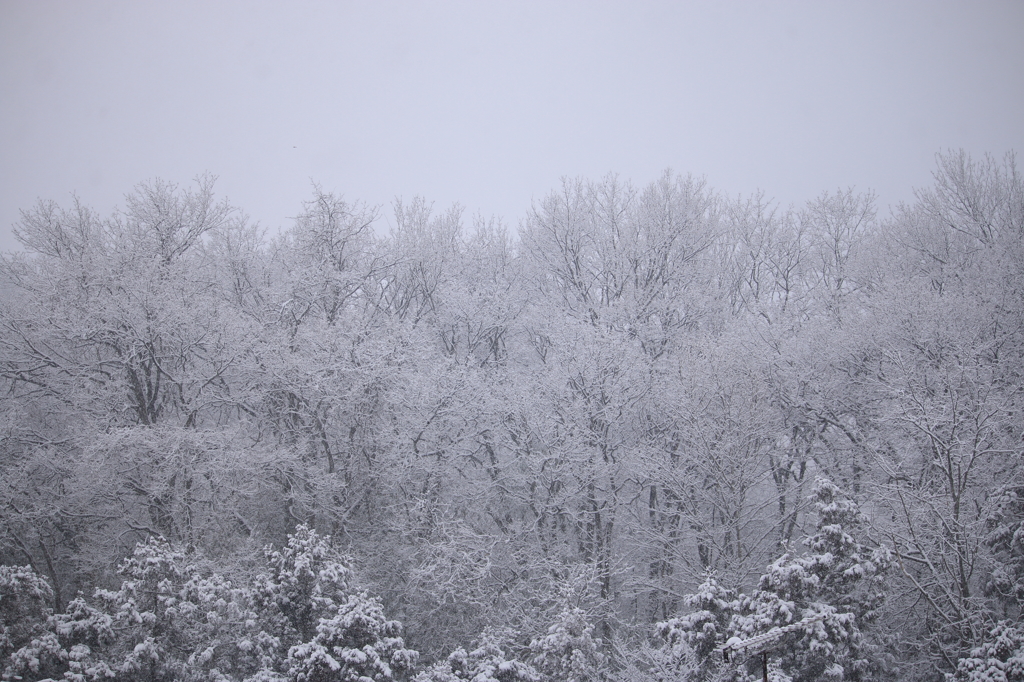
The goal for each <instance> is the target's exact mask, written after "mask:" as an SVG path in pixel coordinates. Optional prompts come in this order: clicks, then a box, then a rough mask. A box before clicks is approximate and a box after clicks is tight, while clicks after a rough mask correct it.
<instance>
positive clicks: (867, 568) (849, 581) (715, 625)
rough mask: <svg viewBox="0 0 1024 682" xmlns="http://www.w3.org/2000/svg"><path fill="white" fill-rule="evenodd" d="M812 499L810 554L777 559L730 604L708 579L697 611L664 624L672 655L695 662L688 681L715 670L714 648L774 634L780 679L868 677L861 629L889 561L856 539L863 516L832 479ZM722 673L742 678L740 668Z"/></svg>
mask: <svg viewBox="0 0 1024 682" xmlns="http://www.w3.org/2000/svg"><path fill="white" fill-rule="evenodd" d="M812 500H813V502H814V507H815V510H816V511H817V515H818V521H817V530H816V532H815V533H814V534H813V535H811V536H810V537H808V538H807V539H806V540H805V544H806V545H807V547H808V548H809V550H810V551H809V552H808V553H806V554H803V555H795V554H791V553H787V554H784V555H783V556H781V557H779V558H778V559H777V560H775V561H774V562H772V563H771V564H770V565H769V566H768V570H767V571H766V572H765V573H764V575H762V576H761V579H760V581H759V582H758V587H757V589H756V590H754V591H753V592H752V593H750V594H749V595H748V594H739V595H738V596H736V597H735V598H732V596H733V595H732V593H730V592H729V591H728V590H725V589H723V588H722V587H720V586H719V585H718V583H717V582H716V581H715V580H714V578H712V577H708V578H707V579H706V580H705V582H704V583H703V584H702V585H701V587H700V589H699V590H698V591H697V593H695V594H693V595H690V596H688V597H687V598H686V603H687V604H688V605H689V606H690V607H691V608H693V609H694V610H693V612H691V613H689V614H687V615H685V616H682V617H679V618H675V619H672V620H670V621H667V622H665V623H662V624H660V625H659V632H660V634H661V635H662V637H663V638H664V639H665V640H666V650H667V653H668V654H669V655H670V656H673V655H674V656H675V657H676V658H677V659H679V660H680V661H683V659H684V657H692V659H693V661H694V662H695V663H696V666H695V667H694V668H693V672H692V673H690V675H691V678H690V679H694V680H696V679H702V678H703V677H704V676H705V675H707V674H709V671H711V670H713V669H715V668H716V667H717V665H718V662H717V661H715V660H714V657H715V656H716V654H714V653H713V652H714V649H715V648H716V647H718V646H721V645H723V644H725V643H726V642H727V641H729V640H731V639H732V638H737V641H743V640H747V639H750V638H753V637H757V636H759V635H765V634H768V633H772V632H779V638H778V641H777V642H775V643H774V644H773V645H772V648H771V651H770V652H769V657H770V658H771V659H772V660H773V661H774V662H775V665H776V667H777V669H778V671H779V674H780V675H786V676H787V677H788V678H789V679H792V680H794V681H798V682H799V681H804V680H807V681H810V680H824V679H835V680H861V679H867V677H866V676H867V674H868V672H869V667H870V664H871V663H872V660H871V658H870V651H871V649H869V648H868V647H867V645H866V644H865V642H864V637H863V634H862V632H861V627H862V625H863V624H864V623H866V622H868V621H869V620H870V618H871V616H872V614H873V612H874V610H875V609H876V608H877V607H878V603H879V599H880V598H881V594H880V592H879V591H878V589H877V585H875V586H874V587H873V586H872V585H873V584H874V583H873V582H872V581H874V580H875V578H876V577H877V576H878V575H879V574H880V572H882V571H884V570H885V569H886V568H887V567H888V565H889V562H890V559H889V555H888V552H887V551H886V550H884V549H880V548H871V547H868V546H867V545H865V544H864V543H863V542H862V541H860V540H858V539H856V538H855V536H854V535H853V533H858V532H859V531H862V530H863V524H864V518H863V516H862V515H861V514H860V512H859V510H858V509H857V505H856V504H855V503H854V502H853V501H852V500H849V499H847V498H845V496H843V495H842V493H841V491H840V490H839V489H838V488H837V487H836V486H835V485H834V484H833V483H832V482H831V481H829V480H827V479H823V478H819V479H818V480H817V481H816V483H815V487H814V492H813V494H812ZM782 628H788V629H787V630H782ZM737 658H740V659H741V660H738V661H736V663H738V664H742V663H744V662H745V661H744V660H742V657H737ZM755 663H757V665H760V663H759V662H758V661H755ZM751 665H753V663H751ZM723 674H732V675H739V677H738V678H736V679H741V678H742V675H743V673H742V671H740V670H735V669H734V671H733V672H732V673H723Z"/></svg>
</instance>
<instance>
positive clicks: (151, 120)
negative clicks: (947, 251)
mask: <svg viewBox="0 0 1024 682" xmlns="http://www.w3.org/2000/svg"><path fill="white" fill-rule="evenodd" d="M960 147H963V148H965V149H967V150H968V151H969V152H971V153H972V154H974V155H976V156H980V155H981V154H983V153H984V152H991V153H993V154H995V155H997V156H1002V155H1003V154H1004V153H1005V152H1007V151H1009V150H1016V151H1017V152H1024V1H1021V0H1007V1H1005V2H996V1H993V0H972V1H971V2H966V1H964V2H939V1H935V0H927V1H922V2H909V1H903V0H887V1H885V2H867V1H865V0H856V1H854V0H849V1H842V2H840V1H835V2H833V1H828V0H817V1H815V2H782V1H775V2H765V3H755V2H739V1H736V2H681V1H678V0H674V1H668V0H666V1H664V2H638V1H637V0H631V1H629V2H625V1H622V2H556V1H555V0H546V1H544V2H525V1H524V0H514V1H509V2H484V1H480V0H478V1H475V2H439V1H437V0H431V1H430V2H381V1H376V0H375V1H373V2H369V1H367V2H358V3H357V2H294V1H293V2H283V1H281V2H255V1H253V0H245V1H236V2H229V1H226V0H220V1H214V0H203V1H200V2H187V1H184V0H174V1H173V2H143V1H140V0H128V1H125V2H98V1H97V2H83V1H81V0H79V1H75V2H52V1H46V0H18V1H14V0H0V249H3V250H8V249H14V248H17V243H16V242H15V241H14V239H13V237H12V235H11V226H12V224H13V223H14V222H16V221H17V220H18V215H19V214H18V211H19V209H26V208H30V207H31V206H32V205H33V204H34V203H35V201H36V198H37V197H43V198H47V199H54V200H56V201H58V203H61V204H62V205H68V204H69V203H70V195H71V193H72V192H75V193H77V194H78V196H79V198H80V199H81V200H82V201H83V202H84V203H85V204H87V205H90V206H92V207H93V208H95V209H97V210H98V211H99V212H100V213H101V215H109V213H110V212H111V210H112V209H113V208H114V206H116V205H123V203H124V202H123V196H124V194H125V193H127V192H129V191H130V190H131V189H132V187H133V186H135V185H136V184H137V183H139V182H140V181H143V180H146V179H150V178H154V177H159V178H163V179H166V180H170V181H172V182H176V183H179V184H182V185H184V184H188V183H189V182H190V181H191V179H192V178H193V177H195V176H196V175H198V174H200V173H202V172H204V171H209V172H211V173H213V174H215V175H218V176H219V178H220V179H219V181H218V183H217V190H218V194H219V195H220V196H227V197H228V198H229V199H230V201H231V202H232V203H234V204H235V205H237V206H239V207H241V208H242V209H243V210H244V211H245V212H246V213H248V214H249V215H250V216H251V218H252V219H253V220H258V221H259V222H260V223H261V224H262V225H264V226H265V227H267V228H270V229H271V230H275V229H277V228H280V227H284V226H287V225H289V224H290V220H289V218H288V216H293V215H295V214H296V213H298V212H299V210H300V208H301V203H302V201H303V200H305V199H308V198H309V197H310V196H311V181H313V180H315V181H316V182H318V183H320V184H321V185H322V187H323V188H324V189H325V190H328V191H334V192H336V193H340V194H343V195H344V197H345V198H346V199H347V200H350V201H351V200H362V201H365V202H367V203H370V204H374V205H381V206H382V207H383V211H382V213H383V215H384V216H385V217H387V216H388V215H389V213H390V203H391V201H392V199H393V198H394V197H396V196H402V197H404V198H405V199H411V198H412V197H413V196H415V195H417V194H418V195H422V196H424V197H426V198H427V199H428V200H431V201H434V202H435V210H442V209H444V208H446V207H447V206H448V205H450V204H451V203H453V202H456V201H458V202H460V203H461V204H463V205H464V206H465V207H466V209H467V214H466V217H467V223H469V222H471V221H470V217H471V216H472V215H473V214H474V213H476V212H480V213H483V214H484V215H486V216H490V215H492V214H494V215H497V216H500V217H502V218H503V219H504V221H505V222H506V224H507V225H509V226H510V227H513V228H514V227H515V226H517V225H518V223H519V220H520V218H522V217H523V216H524V215H525V213H526V212H527V211H528V209H529V208H530V206H531V203H532V202H533V201H534V200H539V199H540V198H541V197H543V196H544V195H545V194H546V193H547V192H549V191H550V190H552V189H555V188H556V187H557V186H558V185H559V179H560V178H561V177H562V176H582V177H586V178H590V179H594V180H597V179H600V178H601V177H603V176H604V175H605V174H607V173H608V172H615V173H618V174H619V176H620V177H621V178H623V179H630V180H632V181H633V182H634V183H635V184H637V185H644V184H646V183H647V182H649V181H651V180H654V179H656V178H657V177H658V175H659V174H660V173H661V172H662V171H663V170H664V169H665V168H669V167H671V168H672V169H673V170H675V171H678V172H680V173H693V174H694V175H699V176H700V175H702V176H705V177H706V178H707V180H708V183H709V185H710V186H711V187H713V188H715V189H717V190H719V191H721V192H723V193H725V194H727V195H731V196H735V195H737V194H749V193H751V192H753V191H755V190H756V189H763V190H764V191H765V192H766V193H767V195H768V196H769V197H774V198H775V199H777V200H778V201H779V202H780V203H782V204H783V205H787V204H790V203H795V204H802V203H803V202H805V201H806V200H808V199H812V198H814V197H815V196H817V195H818V194H820V193H821V192H822V191H823V190H835V189H837V188H839V187H843V188H845V187H847V186H855V187H857V188H858V189H868V188H872V189H874V190H875V191H876V192H877V193H878V196H879V205H880V206H879V208H880V209H881V211H880V212H881V214H883V215H884V214H885V213H887V208H888V207H889V206H890V205H894V204H896V203H898V202H899V201H905V200H909V199H911V198H912V189H913V188H914V187H920V186H925V185H928V184H929V183H930V181H931V171H932V170H933V167H934V155H935V153H936V152H938V151H940V150H945V149H948V148H960ZM1022 164H1024V159H1022ZM386 225H387V223H386V222H382V227H383V229H384V230H385V231H386V229H387V228H386Z"/></svg>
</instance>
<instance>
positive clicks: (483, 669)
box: [414, 631, 541, 682]
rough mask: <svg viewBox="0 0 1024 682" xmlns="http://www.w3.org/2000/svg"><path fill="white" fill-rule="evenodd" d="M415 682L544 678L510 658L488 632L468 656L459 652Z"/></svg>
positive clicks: (505, 681)
mask: <svg viewBox="0 0 1024 682" xmlns="http://www.w3.org/2000/svg"><path fill="white" fill-rule="evenodd" d="M414 682H541V676H540V674H539V673H538V672H537V670H536V669H534V667H533V666H531V665H529V664H528V663H523V662H522V661H518V660H516V659H514V658H513V659H510V658H508V657H507V655H506V653H505V650H504V649H503V647H502V645H501V641H500V638H499V637H498V636H497V635H496V634H495V633H493V632H490V631H488V632H484V634H482V635H481V636H480V639H479V640H478V641H477V646H476V647H475V648H474V649H472V650H471V651H469V652H468V653H467V652H466V650H465V649H463V648H459V649H456V650H455V651H453V652H452V653H451V654H450V655H449V656H448V658H447V659H446V660H444V661H440V662H438V663H435V664H434V665H433V666H431V667H430V668H428V669H427V670H425V671H423V672H421V673H420V674H419V675H417V676H416V678H415V681H414Z"/></svg>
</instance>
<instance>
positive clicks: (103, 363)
mask: <svg viewBox="0 0 1024 682" xmlns="http://www.w3.org/2000/svg"><path fill="white" fill-rule="evenodd" d="M214 190H215V179H214V178H213V177H212V176H201V177H199V178H197V179H196V181H195V183H194V184H192V185H190V186H188V187H179V186H176V185H173V184H170V183H167V182H164V181H161V180H154V181H150V182H145V183H142V184H140V185H138V186H137V187H135V188H134V189H133V190H132V191H131V192H130V193H129V194H128V195H127V196H126V198H125V204H124V206H123V207H122V208H120V209H118V210H117V211H115V212H114V213H113V214H112V215H110V216H100V215H97V214H96V213H95V212H94V211H93V210H91V209H90V208H89V207H87V206H84V205H82V204H81V203H79V202H78V201H77V200H75V201H72V202H71V203H70V205H63V206H62V205H59V204H57V203H55V202H53V201H45V200H44V201H40V202H39V203H38V204H37V205H36V206H34V207H31V208H29V209H27V210H24V211H23V212H22V218H21V221H20V222H19V223H18V225H17V226H16V230H15V234H16V236H17V238H18V240H19V242H20V244H21V245H22V251H20V252H17V253H10V254H6V255H4V256H3V257H2V259H0V381H2V383H3V389H4V390H3V392H2V398H0V424H2V431H0V675H3V679H45V678H53V679H75V680H94V679H95V680H99V679H153V680H156V679H168V680H169V679H195V680H243V679H244V680H278V679H279V680H284V679H289V680H333V679H338V680H365V679H371V680H391V679H395V680H398V679H413V678H414V677H415V679H417V680H420V681H421V682H430V681H434V682H450V681H452V680H470V679H475V680H491V679H493V680H500V681H501V682H508V681H510V680H578V681H581V682H582V681H583V680H613V679H615V680H619V679H621V680H636V681H638V682H639V681H640V680H652V681H653V680H669V679H686V680H703V679H722V680H746V679H760V674H761V673H760V670H761V669H760V666H761V656H760V655H757V656H750V655H740V656H734V657H733V658H732V660H731V661H730V662H728V663H727V662H725V661H724V660H722V656H721V647H722V646H724V645H725V644H726V643H727V642H730V641H733V642H739V641H744V640H748V639H751V638H754V637H757V636H759V635H762V634H765V633H771V632H778V633H779V635H778V637H777V639H778V641H777V643H776V644H775V645H774V648H772V649H771V650H770V651H769V652H768V661H769V667H770V668H771V670H772V675H773V676H774V677H775V679H780V680H782V679H791V680H818V679H835V680H862V679H901V680H941V679H944V678H945V676H949V679H956V680H982V679H1007V680H1013V679H1024V672H1022V671H1024V626H1022V625H1021V624H1020V617H1021V604H1022V600H1024V544H1022V543H1024V466H1022V464H1021V461H1022V456H1024V450H1022V448H1024V420H1022V417H1021V408H1022V405H1021V401H1022V397H1024V396H1022V387H1024V184H1022V181H1021V178H1020V176H1019V175H1018V172H1017V169H1016V166H1015V160H1014V156H1013V155H1012V154H1008V155H1006V156H1005V157H1003V158H1001V159H997V158H994V157H989V156H986V157H984V158H982V159H972V158H970V157H969V156H968V155H967V154H965V153H964V152H962V151H961V152H948V153H945V154H941V155H939V156H938V157H937V165H936V169H935V172H934V181H933V184H932V185H931V186H930V187H925V188H919V189H918V190H917V191H916V193H915V196H916V200H915V201H914V202H913V203H911V204H906V205H900V206H898V207H896V208H895V209H893V210H891V211H890V212H889V214H888V215H885V216H880V215H879V210H878V207H877V206H876V203H875V198H874V196H873V195H872V194H871V193H870V192H863V193H859V192H856V191H855V190H853V189H841V190H837V191H827V192H823V193H822V194H821V195H820V196H818V197H817V198H815V199H813V200H811V201H808V202H807V204H806V205H804V206H802V207H789V208H787V207H782V206H779V205H777V204H775V203H773V202H772V201H770V200H768V199H767V198H766V197H765V196H764V195H754V196H750V197H740V198H729V197H726V196H723V195H722V194H720V193H718V192H716V191H715V190H713V189H712V188H710V187H708V186H707V185H706V184H705V183H704V182H703V181H702V180H700V179H698V178H694V177H690V176H679V175H676V174H673V173H671V172H666V173H665V174H664V175H663V176H662V177H660V178H658V179H657V180H655V181H654V182H651V183H650V184H648V185H645V186H642V187H641V186H634V185H633V184H631V183H629V182H626V181H623V180H620V179H619V178H617V177H616V176H613V175H612V176H608V177H605V178H603V179H601V180H596V181H594V180H584V179H566V180H564V181H563V182H562V185H561V186H560V187H558V188H556V189H554V190H552V192H551V193H550V194H548V195H547V196H546V197H544V198H543V199H542V200H540V201H538V202H536V203H535V205H534V206H533V208H532V210H531V212H530V213H529V215H528V217H527V218H525V219H524V220H523V221H522V222H521V224H520V225H519V227H518V230H512V231H510V230H508V229H507V228H506V227H505V226H504V225H503V224H502V223H501V221H499V220H496V219H490V220H486V219H483V218H481V217H475V218H472V219H471V220H468V221H467V219H466V216H464V215H463V211H462V210H461V208H460V207H459V206H453V207H450V208H447V209H445V210H442V211H436V210H435V209H434V207H433V206H432V205H431V204H430V203H429V202H428V201H426V200H424V199H421V198H416V199H413V200H412V201H409V202H403V201H398V200H396V201H395V203H394V204H393V206H392V207H391V212H390V216H391V217H390V220H389V221H388V222H389V224H390V225H391V228H390V232H389V233H388V234H386V235H385V234H380V233H379V232H378V231H377V230H376V229H375V226H376V225H377V224H378V223H379V222H380V221H379V218H380V216H381V214H382V210H381V209H380V208H379V207H373V206H368V205H365V204H363V203H361V202H359V201H352V200H348V199H345V198H344V197H343V196H341V195H339V194H335V193H332V192H330V191H325V190H324V189H323V188H321V187H320V186H317V185H314V186H313V190H312V196H311V198H309V199H308V200H307V201H305V202H303V203H302V204H301V207H300V211H299V215H298V217H297V218H295V220H294V223H293V224H292V225H291V226H290V227H289V228H288V229H287V230H285V231H283V232H282V233H281V234H280V235H276V236H273V237H268V235H267V233H266V231H265V230H263V229H262V228H260V227H259V226H258V225H256V224H253V223H251V222H250V221H249V220H248V219H247V217H246V216H245V214H244V213H243V212H242V211H241V210H240V209H239V208H237V207H234V206H231V205H230V204H228V203H227V202H225V201H224V200H220V199H218V198H217V197H216V195H215V191H214ZM385 614H386V615H385ZM790 626H792V627H790ZM780 628H785V629H783V630H780ZM1000 675H1002V677H1000Z"/></svg>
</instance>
